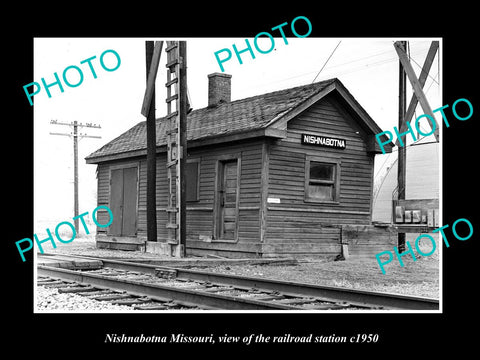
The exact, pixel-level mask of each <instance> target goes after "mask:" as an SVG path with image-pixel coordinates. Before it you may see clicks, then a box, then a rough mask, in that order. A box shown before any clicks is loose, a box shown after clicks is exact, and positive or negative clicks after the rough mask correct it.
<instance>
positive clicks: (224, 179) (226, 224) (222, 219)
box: [217, 160, 239, 240]
mask: <svg viewBox="0 0 480 360" xmlns="http://www.w3.org/2000/svg"><path fill="white" fill-rule="evenodd" d="M219 170H220V174H219V207H218V215H219V216H218V221H219V224H218V226H217V229H218V238H219V239H221V240H236V238H237V222H238V193H239V191H238V187H239V179H238V161H237V160H229V161H224V162H221V164H220V169H219Z"/></svg>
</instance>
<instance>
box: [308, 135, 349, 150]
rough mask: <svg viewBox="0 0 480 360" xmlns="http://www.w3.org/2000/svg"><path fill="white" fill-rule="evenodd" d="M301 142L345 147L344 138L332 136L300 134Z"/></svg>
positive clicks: (337, 147) (338, 147)
mask: <svg viewBox="0 0 480 360" xmlns="http://www.w3.org/2000/svg"><path fill="white" fill-rule="evenodd" d="M302 144H307V145H315V146H327V147H332V148H336V149H345V147H346V146H347V141H346V140H345V139H338V138H333V137H326V136H318V135H311V134H302Z"/></svg>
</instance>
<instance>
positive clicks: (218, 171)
mask: <svg viewBox="0 0 480 360" xmlns="http://www.w3.org/2000/svg"><path fill="white" fill-rule="evenodd" d="M234 160H236V161H237V201H236V204H235V219H236V221H235V233H234V234H235V235H234V237H233V240H232V239H222V238H221V236H220V232H221V229H222V225H221V223H220V222H221V221H222V214H221V202H220V201H221V194H220V192H221V189H220V185H221V184H222V182H223V179H222V177H223V176H224V171H223V170H224V165H223V164H224V163H226V162H229V161H234ZM241 168H242V159H241V154H240V152H238V153H233V154H226V155H220V156H217V157H216V164H215V188H214V200H213V203H214V205H213V238H212V241H215V242H228V243H235V242H238V225H239V206H240V181H241V178H242V176H241Z"/></svg>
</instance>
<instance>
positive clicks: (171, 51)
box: [165, 41, 186, 257]
mask: <svg viewBox="0 0 480 360" xmlns="http://www.w3.org/2000/svg"><path fill="white" fill-rule="evenodd" d="M179 47H180V43H179V42H178V41H167V48H166V49H165V51H166V53H167V64H166V67H167V82H166V83H165V86H166V88H167V98H166V102H167V117H166V118H167V124H166V125H167V126H166V136H167V179H168V203H167V209H166V211H167V225H166V227H167V236H168V237H167V244H169V246H170V251H171V255H173V256H178V257H183V256H185V230H184V228H185V226H186V224H184V221H185V216H184V215H183V216H182V208H181V203H180V201H181V199H182V198H184V194H182V186H181V184H180V179H181V175H183V174H181V171H182V166H181V161H185V159H184V157H185V154H184V151H183V150H184V149H183V148H182V146H181V144H182V139H181V134H182V130H183V131H184V132H185V129H182V128H181V125H182V121H181V119H180V114H181V110H180V106H181V105H180V97H181V96H180V92H181V86H180V71H183V70H181V69H180V68H181V65H182V61H183V59H182V58H181V56H180V53H179V51H180V49H179ZM182 96H186V94H182ZM185 121H186V119H185ZM182 195H183V196H182ZM183 201H184V200H183ZM183 212H184V210H183ZM182 231H183V236H182Z"/></svg>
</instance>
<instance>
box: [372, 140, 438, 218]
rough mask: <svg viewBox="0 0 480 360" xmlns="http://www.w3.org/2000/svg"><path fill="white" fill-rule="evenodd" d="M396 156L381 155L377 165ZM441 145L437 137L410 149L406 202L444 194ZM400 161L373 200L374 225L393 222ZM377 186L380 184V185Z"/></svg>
mask: <svg viewBox="0 0 480 360" xmlns="http://www.w3.org/2000/svg"><path fill="white" fill-rule="evenodd" d="M397 149H398V148H397ZM394 155H396V151H395V153H392V154H387V155H378V156H377V159H376V160H377V161H380V162H381V161H383V160H382V158H384V157H387V156H394ZM439 160H440V145H439V143H437V142H436V141H435V139H434V138H433V136H430V137H425V138H422V139H420V140H418V141H417V142H415V143H413V144H411V145H409V146H408V147H407V161H406V169H407V170H406V185H405V198H406V199H409V200H410V199H411V200H413V199H439V194H440V169H439ZM397 168H398V165H397V160H395V161H394V162H393V163H392V164H391V165H390V167H389V169H388V171H387V172H386V174H385V175H384V176H382V178H381V179H379V184H378V190H377V191H376V192H375V195H374V197H373V214H372V221H378V222H388V223H391V222H392V214H393V208H392V196H393V192H394V190H395V188H396V186H397ZM376 186H377V184H376Z"/></svg>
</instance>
